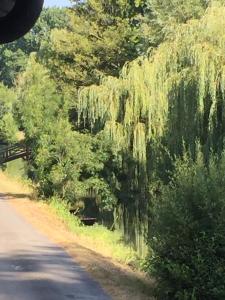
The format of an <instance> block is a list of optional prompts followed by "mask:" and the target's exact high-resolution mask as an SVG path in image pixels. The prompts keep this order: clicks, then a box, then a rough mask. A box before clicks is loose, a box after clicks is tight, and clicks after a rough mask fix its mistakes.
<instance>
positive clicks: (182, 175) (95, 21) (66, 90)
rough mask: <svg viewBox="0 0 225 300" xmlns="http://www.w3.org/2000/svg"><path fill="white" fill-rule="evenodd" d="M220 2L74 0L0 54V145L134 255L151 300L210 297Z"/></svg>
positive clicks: (217, 235)
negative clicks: (11, 147) (23, 150)
mask: <svg viewBox="0 0 225 300" xmlns="http://www.w3.org/2000/svg"><path fill="white" fill-rule="evenodd" d="M224 16H225V6H224V1H208V0H191V1H190V0H189V1H187V0H183V1H180V0H173V1H172V0H166V1H161V0H149V1H144V0H139V1H127V0H117V1H111V0H94V1H86V2H83V1H80V2H79V1H78V2H77V1H74V5H73V6H72V7H71V8H69V9H58V8H49V9H45V10H44V12H43V14H42V16H41V18H40V20H39V21H38V23H37V25H36V26H35V27H34V28H33V29H32V31H31V32H30V33H29V34H27V35H26V36H25V37H23V38H22V39H20V40H18V41H16V42H13V43H11V44H7V45H3V46H1V48H0V52H1V56H0V66H1V67H0V80H1V82H2V83H1V86H0V115H1V120H0V138H1V141H4V142H9V143H11V142H14V141H16V136H17V132H18V131H23V132H24V134H25V142H26V143H27V145H29V147H30V148H31V149H32V158H31V161H30V163H29V166H28V175H29V177H30V178H32V180H33V181H34V182H35V183H36V186H37V190H38V192H39V195H40V196H41V197H43V198H45V199H51V197H53V196H54V197H57V198H58V199H60V200H61V201H65V202H67V203H68V204H69V205H70V207H76V208H77V209H80V210H81V211H82V210H84V211H85V203H87V201H85V199H89V200H90V199H91V201H89V202H92V203H94V205H95V206H96V207H97V210H98V214H99V218H100V219H101V220H102V221H103V222H104V224H105V225H106V226H109V227H110V228H114V229H118V230H121V231H122V232H123V236H124V239H125V241H126V242H127V243H130V244H131V245H132V246H133V247H134V248H135V249H136V250H137V251H138V253H139V254H140V256H142V257H143V258H144V267H145V270H146V271H147V272H148V273H149V274H154V276H155V277H156V278H157V283H158V284H157V290H156V294H157V298H158V299H163V300H166V299H168V300H170V299H181V300H187V299H190V300H191V299H192V300H195V299H196V300H197V299H206V300H207V299H210V300H212V299H215V300H216V299H223V298H224V296H225V288H224V286H225V282H224V273H225V269H224V258H225V256H224V249H225V248H224V245H225V244H224V243H225V238H224V236H225V235H224V234H225V233H224V224H223V223H224V219H225V218H224V211H225V210H224V208H225V199H224V166H225V165H224V135H225V111H224V104H225V51H224V50H225V21H224V20H225V18H224Z"/></svg>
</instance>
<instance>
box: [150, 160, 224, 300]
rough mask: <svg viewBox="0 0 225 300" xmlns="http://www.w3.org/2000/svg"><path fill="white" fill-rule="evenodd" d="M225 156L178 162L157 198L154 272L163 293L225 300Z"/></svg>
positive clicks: (182, 297)
mask: <svg viewBox="0 0 225 300" xmlns="http://www.w3.org/2000/svg"><path fill="white" fill-rule="evenodd" d="M224 174H225V155H224V154H223V156H222V158H221V159H220V160H217V159H211V160H210V163H209V166H208V168H206V167H205V166H204V163H203V162H202V160H201V159H199V160H198V161H197V162H196V163H194V162H192V161H190V160H188V159H185V160H184V161H179V162H177V164H176V168H175V173H174V175H173V177H172V180H171V183H170V184H169V185H167V186H165V187H163V188H162V192H161V194H160V196H159V197H158V199H156V201H154V203H153V213H152V216H153V219H152V223H151V227H150V236H149V244H150V247H151V249H152V253H151V255H149V261H148V262H149V266H150V267H149V268H148V271H149V272H151V273H153V274H154V275H155V276H156V277H157V279H158V291H159V293H158V298H159V299H163V300H167V299H171V300H172V299H180V300H186V299H191V300H197V299H198V300H200V299H201V300H203V299H204V300H214V299H215V300H219V299H225V177H224Z"/></svg>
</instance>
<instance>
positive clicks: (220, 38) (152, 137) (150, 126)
mask: <svg viewBox="0 0 225 300" xmlns="http://www.w3.org/2000/svg"><path fill="white" fill-rule="evenodd" d="M78 115H79V122H81V121H82V122H83V124H85V126H89V128H91V129H92V130H93V131H94V130H102V131H103V132H105V134H106V135H107V136H110V138H111V139H112V140H114V141H115V145H116V149H117V150H116V151H117V152H116V153H117V155H118V157H119V156H120V157H122V164H123V167H124V169H126V170H127V174H128V173H132V175H130V176H127V180H129V187H130V191H131V193H134V191H136V190H137V189H138V190H139V193H138V195H135V194H134V196H133V202H132V205H133V206H134V208H135V209H134V211H135V214H132V217H131V222H134V223H135V230H134V231H137V230H138V232H139V233H142V232H143V226H142V225H143V222H144V220H146V218H145V215H144V214H143V211H147V203H148V200H147V199H148V197H147V191H148V189H149V184H150V183H151V180H152V176H153V174H155V173H157V171H158V169H159V168H160V165H161V163H162V161H163V160H164V162H165V161H166V158H167V157H168V156H170V157H173V156H177V155H182V153H183V152H184V150H185V151H188V152H189V153H191V155H192V156H193V157H195V156H196V155H197V152H198V150H199V148H201V150H202V151H203V152H204V154H205V158H206V159H207V156H208V155H209V152H210V151H217V152H218V151H221V150H222V149H224V137H225V6H224V5H223V4H221V3H219V2H213V4H212V5H211V6H210V7H209V8H208V9H207V11H206V13H205V15H204V16H203V17H202V18H201V19H200V20H190V21H189V22H187V23H186V24H181V25H179V26H178V27H177V28H176V30H175V32H174V34H173V36H172V37H170V40H167V41H166V42H164V43H163V44H161V45H160V46H159V47H158V49H156V50H153V51H149V53H148V55H146V56H143V57H140V58H138V59H136V60H135V61H133V62H132V63H128V64H126V65H125V66H124V68H123V69H122V72H121V76H120V77H119V78H113V77H107V78H104V79H103V80H102V82H101V84H100V85H99V86H90V87H86V88H83V89H81V90H80V91H79V102H78ZM127 156H129V157H131V158H132V160H133V162H134V163H135V167H134V168H133V167H131V165H129V162H130V160H129V162H127V159H126V158H127ZM160 156H162V157H163V158H162V159H161V158H160ZM165 166H166V165H165V163H164V165H163V171H162V172H164V173H165V168H166V167H165ZM161 167H162V165H161ZM126 205H127V203H125V205H124V207H125V206H126ZM143 208H144V210H143ZM122 214H123V216H124V217H125V218H129V217H128V216H127V214H129V212H128V211H126V212H125V213H124V211H123V213H122ZM125 215H126V216H125ZM143 219H144V220H143ZM134 220H135V221H134ZM123 224H124V222H123ZM146 226H147V225H146V224H145V225H144V228H145V229H146ZM137 228H138V229H137ZM135 236H140V235H139V234H135ZM139 242H140V241H138V238H136V242H135V243H136V244H138V243H139Z"/></svg>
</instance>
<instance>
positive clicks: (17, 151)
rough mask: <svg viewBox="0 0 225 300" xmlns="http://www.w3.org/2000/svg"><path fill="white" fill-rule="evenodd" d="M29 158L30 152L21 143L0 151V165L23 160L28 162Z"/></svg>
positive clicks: (5, 147)
mask: <svg viewBox="0 0 225 300" xmlns="http://www.w3.org/2000/svg"><path fill="white" fill-rule="evenodd" d="M29 157H30V150H29V149H28V148H27V146H26V145H25V144H23V143H18V144H14V145H7V146H4V147H2V148H1V149H0V164H4V163H7V162H10V161H12V160H16V159H18V158H23V159H25V160H28V159H29Z"/></svg>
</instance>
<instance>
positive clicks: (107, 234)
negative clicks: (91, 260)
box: [49, 198, 141, 268]
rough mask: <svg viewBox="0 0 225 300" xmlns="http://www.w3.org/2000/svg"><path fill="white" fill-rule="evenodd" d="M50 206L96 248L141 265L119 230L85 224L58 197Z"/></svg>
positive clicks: (127, 263) (78, 234)
mask: <svg viewBox="0 0 225 300" xmlns="http://www.w3.org/2000/svg"><path fill="white" fill-rule="evenodd" d="M49 206H50V208H51V209H52V210H53V211H54V212H55V213H56V215H57V216H58V217H59V218H60V219H61V221H63V223H64V224H65V225H66V226H67V228H68V229H69V230H70V231H71V232H73V233H75V234H76V236H78V237H79V238H83V239H85V243H87V244H89V245H91V246H92V248H94V249H101V252H102V251H104V253H105V254H107V256H109V257H111V258H112V259H114V260H116V261H118V262H120V263H124V264H126V265H130V266H133V267H135V268H139V267H140V262H141V260H140V258H139V257H138V254H137V252H136V251H135V250H134V249H132V247H130V246H129V245H126V244H125V243H124V241H123V238H122V234H121V233H120V232H118V231H111V230H109V229H107V228H106V227H104V226H103V225H98V224H94V225H93V226H84V225H83V224H81V222H80V220H79V219H78V218H77V217H76V216H74V215H72V214H71V213H70V212H69V208H68V205H67V204H66V203H65V202H62V201H61V200H59V199H57V198H52V199H51V201H50V202H49Z"/></svg>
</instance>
